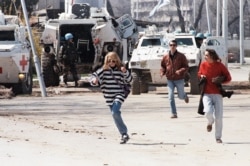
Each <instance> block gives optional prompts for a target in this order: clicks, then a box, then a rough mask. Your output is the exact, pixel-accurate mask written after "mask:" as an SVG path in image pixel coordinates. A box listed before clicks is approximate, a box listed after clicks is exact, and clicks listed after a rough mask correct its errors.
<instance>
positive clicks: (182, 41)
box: [175, 38, 194, 46]
mask: <svg viewBox="0 0 250 166" xmlns="http://www.w3.org/2000/svg"><path fill="white" fill-rule="evenodd" d="M175 40H176V41H177V45H178V46H182V45H186V46H193V45H194V43H193V40H192V38H176V39H175Z"/></svg>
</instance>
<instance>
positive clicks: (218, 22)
mask: <svg viewBox="0 0 250 166" xmlns="http://www.w3.org/2000/svg"><path fill="white" fill-rule="evenodd" d="M220 14H221V3H220V0H217V15H216V17H217V19H216V36H220V21H221V19H220Z"/></svg>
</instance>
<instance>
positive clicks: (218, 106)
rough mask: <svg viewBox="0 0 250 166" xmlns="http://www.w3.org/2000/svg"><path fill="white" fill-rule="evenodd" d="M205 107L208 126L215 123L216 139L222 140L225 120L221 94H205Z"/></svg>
mask: <svg viewBox="0 0 250 166" xmlns="http://www.w3.org/2000/svg"><path fill="white" fill-rule="evenodd" d="M202 101H203V105H204V112H205V116H206V118H207V120H208V124H210V125H212V124H213V123H214V122H215V138H216V139H221V136H222V125H223V124H222V118H223V100H222V96H221V94H204V96H203V99H202Z"/></svg>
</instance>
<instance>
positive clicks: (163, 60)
mask: <svg viewBox="0 0 250 166" xmlns="http://www.w3.org/2000/svg"><path fill="white" fill-rule="evenodd" d="M165 59H166V55H164V56H163V58H162V60H161V70H160V72H162V73H163V74H164V75H165V74H166V63H165Z"/></svg>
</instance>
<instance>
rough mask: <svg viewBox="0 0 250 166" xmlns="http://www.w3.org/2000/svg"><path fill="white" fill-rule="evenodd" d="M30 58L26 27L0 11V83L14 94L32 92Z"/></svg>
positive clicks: (14, 17)
mask: <svg viewBox="0 0 250 166" xmlns="http://www.w3.org/2000/svg"><path fill="white" fill-rule="evenodd" d="M31 60H32V58H31V49H30V43H29V41H28V40H27V39H26V27H24V26H21V25H20V23H19V19H18V17H17V16H13V15H4V14H3V13H2V11H0V84H1V85H4V86H5V87H7V88H12V91H13V92H14V93H15V94H31V93H32V85H33V82H32V61H31Z"/></svg>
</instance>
